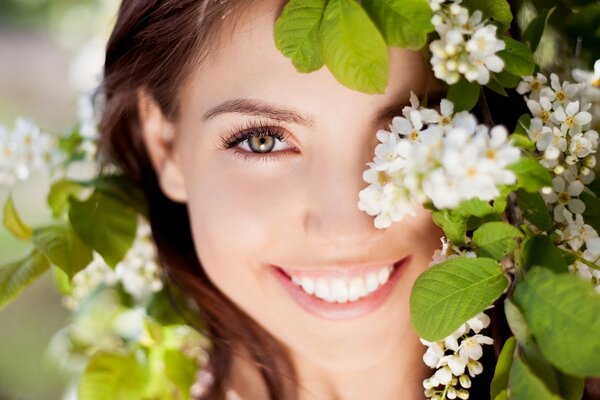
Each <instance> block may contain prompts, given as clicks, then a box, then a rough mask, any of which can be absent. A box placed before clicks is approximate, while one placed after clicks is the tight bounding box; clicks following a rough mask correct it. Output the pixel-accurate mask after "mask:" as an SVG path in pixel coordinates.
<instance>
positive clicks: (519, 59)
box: [498, 36, 535, 76]
mask: <svg viewBox="0 0 600 400" xmlns="http://www.w3.org/2000/svg"><path fill="white" fill-rule="evenodd" d="M502 40H504V43H506V48H505V49H504V50H502V51H500V52H499V53H498V56H499V57H500V58H502V59H503V60H504V69H505V70H506V71H508V72H510V73H511V74H514V75H518V76H527V75H531V74H532V73H533V71H534V69H535V62H534V61H533V54H532V53H531V50H530V49H529V47H527V45H525V44H523V43H522V42H519V41H517V40H514V39H511V38H509V37H508V36H505V37H503V38H502Z"/></svg>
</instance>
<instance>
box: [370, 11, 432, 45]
mask: <svg viewBox="0 0 600 400" xmlns="http://www.w3.org/2000/svg"><path fill="white" fill-rule="evenodd" d="M361 4H362V6H363V7H364V8H365V10H366V11H367V12H368V13H369V16H370V17H371V18H372V19H373V21H374V22H375V24H376V25H377V26H378V27H379V30H380V31H381V32H382V33H383V36H384V38H385V41H386V42H387V44H388V45H389V46H396V47H403V48H409V49H415V50H418V49H420V48H421V47H423V46H424V45H425V43H426V41H427V35H428V34H429V33H430V32H433V25H432V23H431V17H432V15H433V13H432V11H431V7H430V6H429V3H428V1H427V0H363V1H362V2H361Z"/></svg>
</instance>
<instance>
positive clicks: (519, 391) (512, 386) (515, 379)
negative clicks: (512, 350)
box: [509, 357, 561, 400]
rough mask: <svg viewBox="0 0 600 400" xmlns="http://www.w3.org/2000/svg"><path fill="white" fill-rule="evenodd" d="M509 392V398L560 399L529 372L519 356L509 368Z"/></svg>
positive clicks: (527, 399)
mask: <svg viewBox="0 0 600 400" xmlns="http://www.w3.org/2000/svg"><path fill="white" fill-rule="evenodd" d="M509 393H510V399H511V400H537V399H539V400H542V399H544V400H561V399H560V397H559V396H556V395H555V394H554V393H552V392H551V391H550V390H549V389H548V388H547V387H546V386H545V385H544V382H542V381H541V380H540V379H539V378H538V377H537V376H536V375H535V374H534V373H533V372H531V370H530V369H529V367H528V366H527V365H526V364H525V363H524V362H523V360H522V359H521V357H516V358H515V360H514V361H513V364H512V367H511V369H510V377H509Z"/></svg>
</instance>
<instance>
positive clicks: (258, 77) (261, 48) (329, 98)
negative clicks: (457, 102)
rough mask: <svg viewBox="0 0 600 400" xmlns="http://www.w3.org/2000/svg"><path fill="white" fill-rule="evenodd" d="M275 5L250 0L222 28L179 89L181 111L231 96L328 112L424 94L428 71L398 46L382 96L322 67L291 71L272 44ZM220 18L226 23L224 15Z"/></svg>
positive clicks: (278, 7)
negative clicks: (355, 87)
mask: <svg viewBox="0 0 600 400" xmlns="http://www.w3.org/2000/svg"><path fill="white" fill-rule="evenodd" d="M279 3H280V2H279V1H266V2H262V1H259V2H255V3H254V4H255V5H254V6H252V7H248V8H247V9H245V10H244V12H243V13H242V14H241V15H240V16H239V17H238V18H236V21H235V22H234V23H233V22H232V25H231V26H230V27H229V28H228V27H225V29H224V34H222V35H220V37H219V39H218V41H219V43H215V44H214V46H212V47H213V49H214V50H213V51H211V53H210V54H209V55H208V56H207V58H206V59H204V61H203V63H202V64H201V65H200V66H199V67H198V68H197V70H196V71H195V72H194V73H193V74H192V76H191V79H190V81H189V83H188V84H187V85H186V86H185V88H184V89H183V91H182V97H181V98H182V108H183V109H185V108H186V107H188V106H192V107H194V109H195V110H197V108H198V107H200V108H203V109H207V108H209V107H211V106H213V105H214V104H216V103H220V102H226V101H230V100H231V99H237V98H251V99H260V100H264V101H269V102H273V103H287V104H294V105H297V106H299V107H301V108H302V109H304V110H306V111H307V112H311V111H315V112H316V113H317V114H319V111H321V112H322V111H325V110H329V111H332V112H333V111H334V109H335V108H336V107H335V106H336V105H338V106H340V107H343V106H348V107H353V106H357V107H359V106H360V107H365V106H370V105H373V106H376V107H380V106H382V105H386V104H389V103H390V102H391V101H394V100H395V101H397V102H399V101H406V100H407V99H408V97H409V93H410V91H411V90H412V91H414V92H416V93H424V92H425V91H426V90H427V89H428V88H427V86H428V85H429V84H431V82H433V79H432V78H431V76H432V73H431V69H430V68H429V67H428V66H427V63H426V62H425V61H424V59H423V57H422V55H421V54H420V53H419V52H416V51H410V50H404V49H397V48H391V49H390V50H389V58H390V79H389V84H388V87H387V89H386V92H385V93H384V94H382V95H368V94H364V93H360V92H357V91H355V90H352V89H349V88H346V87H344V86H343V85H342V84H340V83H339V82H338V81H337V80H336V79H335V78H334V77H333V75H331V73H330V72H329V70H328V69H327V67H325V66H324V67H322V68H321V69H320V70H319V71H316V72H311V73H308V74H306V73H300V72H298V71H296V69H295V67H294V66H293V64H292V62H291V61H290V60H289V59H287V58H286V57H284V56H283V55H282V54H281V53H280V52H279V50H277V48H276V47H275V43H274V36H273V27H274V24H275V21H276V19H277V17H278V15H279V13H280V11H281V5H280V4H279ZM223 22H224V24H227V18H225V19H224V21H223ZM341 99H343V101H340V100H341ZM332 103H336V104H332ZM184 112H185V110H184Z"/></svg>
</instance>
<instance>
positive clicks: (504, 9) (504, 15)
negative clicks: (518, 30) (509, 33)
mask: <svg viewBox="0 0 600 400" xmlns="http://www.w3.org/2000/svg"><path fill="white" fill-rule="evenodd" d="M463 4H464V5H465V6H466V7H467V8H468V9H469V11H471V12H474V11H475V10H480V11H481V12H482V13H483V17H484V18H490V19H491V20H492V21H493V22H496V23H497V24H498V25H499V26H501V27H502V29H503V30H504V31H506V30H507V29H508V28H509V27H510V23H511V22H512V19H513V15H512V12H511V11H510V5H509V4H508V2H507V1H506V0H494V1H489V0H465V1H464V2H463Z"/></svg>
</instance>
